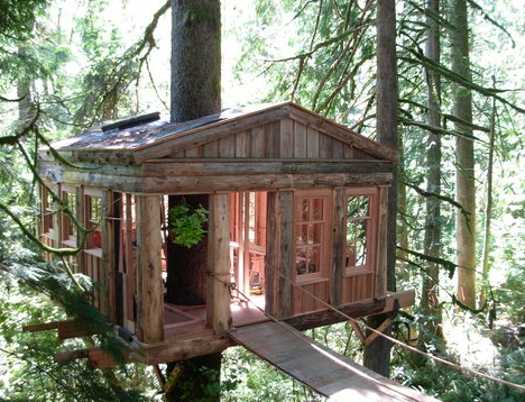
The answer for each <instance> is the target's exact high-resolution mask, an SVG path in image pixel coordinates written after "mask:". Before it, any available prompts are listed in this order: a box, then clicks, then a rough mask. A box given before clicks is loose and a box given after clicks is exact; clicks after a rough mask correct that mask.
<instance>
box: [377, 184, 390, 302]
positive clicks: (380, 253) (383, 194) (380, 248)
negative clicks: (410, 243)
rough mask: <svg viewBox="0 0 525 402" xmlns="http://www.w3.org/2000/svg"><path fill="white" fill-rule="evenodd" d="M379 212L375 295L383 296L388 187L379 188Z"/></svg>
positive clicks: (385, 271)
mask: <svg viewBox="0 0 525 402" xmlns="http://www.w3.org/2000/svg"><path fill="white" fill-rule="evenodd" d="M378 204H379V213H378V224H377V227H378V229H377V251H376V256H377V257H376V264H377V267H376V276H375V297H383V296H384V295H385V294H386V290H387V271H388V267H387V254H388V246H387V245H388V188H387V187H380V188H379V203H378Z"/></svg>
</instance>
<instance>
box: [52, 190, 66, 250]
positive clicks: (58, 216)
mask: <svg viewBox="0 0 525 402" xmlns="http://www.w3.org/2000/svg"><path fill="white" fill-rule="evenodd" d="M56 195H57V196H58V198H59V199H60V201H63V198H62V184H60V183H58V184H57V185H56ZM54 205H55V207H54V209H55V211H56V212H55V213H54V214H53V245H54V247H62V246H63V244H62V227H63V225H62V216H63V215H64V213H63V212H62V209H61V208H62V206H61V205H60V203H59V202H55V203H54Z"/></svg>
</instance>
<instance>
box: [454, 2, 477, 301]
mask: <svg viewBox="0 0 525 402" xmlns="http://www.w3.org/2000/svg"><path fill="white" fill-rule="evenodd" d="M451 11H452V14H451V17H452V25H453V26H454V28H453V30H452V34H451V47H452V70H453V71H454V72H455V73H456V74H458V75H460V76H462V77H463V78H464V79H465V80H467V81H471V80H472V73H471V71H470V61H469V39H468V16H467V1H466V0H454V1H452V10H451ZM454 114H455V116H456V117H458V118H459V119H460V121H458V122H455V128H456V131H457V132H459V133H460V134H463V135H465V137H458V138H457V140H456V166H457V168H456V187H457V188H456V194H457V196H456V197H457V201H458V203H459V204H461V205H462V206H463V208H464V209H465V211H466V212H467V214H464V213H460V212H458V214H457V257H458V265H459V268H458V271H459V272H458V289H457V293H458V299H459V300H460V301H461V302H462V303H464V304H465V305H467V306H469V307H471V308H474V307H475V306H476V274H475V267H476V256H475V246H476V243H475V233H476V201H475V196H476V189H475V182H474V143H473V141H472V139H470V138H466V137H468V136H472V128H471V127H470V126H469V125H468V123H472V94H471V91H470V90H469V89H467V88H464V87H462V86H459V85H456V87H455V91H454ZM461 121H463V122H465V123H467V124H464V123H462V122H461Z"/></svg>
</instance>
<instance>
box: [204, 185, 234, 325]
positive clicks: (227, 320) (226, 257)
mask: <svg viewBox="0 0 525 402" xmlns="http://www.w3.org/2000/svg"><path fill="white" fill-rule="evenodd" d="M229 212H230V209H229V206H228V194H227V193H220V194H212V195H210V203H209V217H208V296H207V303H206V306H207V320H208V325H209V326H210V327H212V328H213V330H214V332H215V333H216V334H217V335H223V334H225V333H226V331H228V330H229V329H230V327H231V322H232V319H231V312H230V303H231V296H230V290H229V288H228V286H229V283H230V230H229V225H230V218H229Z"/></svg>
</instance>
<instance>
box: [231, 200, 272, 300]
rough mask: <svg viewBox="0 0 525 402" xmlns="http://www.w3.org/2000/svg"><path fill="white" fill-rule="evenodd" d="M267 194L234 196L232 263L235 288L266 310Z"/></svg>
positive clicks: (232, 201) (232, 207) (232, 202)
mask: <svg viewBox="0 0 525 402" xmlns="http://www.w3.org/2000/svg"><path fill="white" fill-rule="evenodd" d="M266 207H267V193H266V192H265V191H257V192H255V191H246V192H235V193H230V261H231V274H232V278H233V281H234V282H235V285H236V286H237V287H238V288H239V290H241V292H243V293H244V294H246V295H248V296H249V297H250V298H251V299H252V300H254V301H256V302H257V305H259V306H260V307H264V281H265V276H264V263H265V257H266V213H267V208H266Z"/></svg>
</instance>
